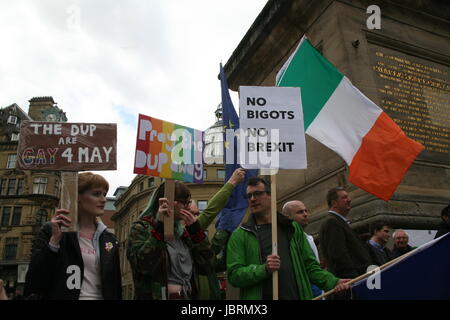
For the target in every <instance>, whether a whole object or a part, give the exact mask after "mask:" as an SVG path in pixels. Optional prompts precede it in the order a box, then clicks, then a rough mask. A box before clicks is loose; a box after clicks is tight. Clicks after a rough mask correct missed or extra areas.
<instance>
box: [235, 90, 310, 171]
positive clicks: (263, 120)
mask: <svg viewBox="0 0 450 320" xmlns="http://www.w3.org/2000/svg"><path fill="white" fill-rule="evenodd" d="M239 91H240V96H239V109H240V114H239V121H240V129H241V130H240V131H239V143H238V152H239V157H240V163H241V164H242V166H243V167H244V168H246V169H305V168H306V143H305V130H304V126H303V109H302V102H301V96H300V88H290V87H247V86H241V87H239Z"/></svg>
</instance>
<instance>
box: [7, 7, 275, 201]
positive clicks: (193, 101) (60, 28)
mask: <svg viewBox="0 0 450 320" xmlns="http://www.w3.org/2000/svg"><path fill="white" fill-rule="evenodd" d="M266 2H267V0H245V1H242V0H241V1H240V0H227V1H218V0H209V1H208V0H194V1H184V0H127V1H106V0H95V1H93V0H38V1H30V0H16V1H3V0H2V1H0V41H1V50H0V106H1V107H6V106H8V105H10V104H12V103H17V104H18V105H19V106H20V107H21V108H22V109H23V110H24V111H28V105H29V102H28V100H29V99H31V98H32V97H36V96H53V98H54V100H55V101H56V102H57V103H58V106H59V107H60V108H61V109H63V110H64V111H65V112H66V115H67V117H68V121H69V122H93V123H95V122H98V123H117V125H118V141H117V148H118V164H117V166H118V170H117V171H102V172H99V173H100V174H102V175H104V176H105V177H106V178H107V179H108V181H109V182H110V190H109V195H112V194H113V193H114V191H115V189H116V188H117V187H118V186H120V185H124V186H128V185H129V184H130V183H131V181H132V179H133V178H134V176H135V175H134V174H133V161H134V150H135V144H136V130H137V117H138V114H139V113H142V114H145V115H148V116H152V117H155V118H160V119H163V120H167V121H171V122H174V123H178V124H182V125H185V126H188V127H192V128H196V129H200V130H205V129H206V128H207V127H209V126H210V125H212V124H213V123H214V121H215V118H214V110H215V108H216V107H217V105H218V104H219V103H220V100H221V97H220V83H219V80H218V79H217V75H218V73H219V63H220V62H221V61H222V63H223V64H225V63H226V62H227V60H228V58H229V57H230V56H231V54H232V52H233V50H234V49H235V48H236V47H237V46H238V44H239V42H240V40H241V39H242V38H243V36H244V35H245V33H246V32H247V30H248V29H249V28H250V26H251V24H252V23H253V21H254V20H255V18H256V17H257V15H258V14H259V13H260V12H261V10H262V8H263V7H264V5H265V4H266ZM232 98H233V101H234V103H235V108H236V109H237V110H238V109H239V106H238V104H237V94H232Z"/></svg>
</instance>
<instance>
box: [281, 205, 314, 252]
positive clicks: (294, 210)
mask: <svg viewBox="0 0 450 320" xmlns="http://www.w3.org/2000/svg"><path fill="white" fill-rule="evenodd" d="M282 213H283V214H284V215H285V216H286V217H288V218H289V219H291V220H294V221H295V222H297V223H298V224H299V225H301V226H302V228H303V229H305V228H306V226H307V225H308V208H306V206H305V204H304V203H303V202H301V201H299V200H293V201H288V202H286V203H285V204H284V206H283V209H282ZM305 236H306V238H307V239H308V242H309V244H310V246H311V249H312V251H313V253H314V255H315V256H316V259H317V261H319V253H318V251H317V247H316V244H315V243H314V238H313V237H312V236H310V235H309V234H307V233H306V232H305Z"/></svg>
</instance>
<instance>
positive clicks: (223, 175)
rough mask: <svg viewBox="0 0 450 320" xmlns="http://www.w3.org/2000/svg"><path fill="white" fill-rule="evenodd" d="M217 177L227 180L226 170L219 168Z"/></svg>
mask: <svg viewBox="0 0 450 320" xmlns="http://www.w3.org/2000/svg"><path fill="white" fill-rule="evenodd" d="M217 179H219V180H225V170H223V169H217Z"/></svg>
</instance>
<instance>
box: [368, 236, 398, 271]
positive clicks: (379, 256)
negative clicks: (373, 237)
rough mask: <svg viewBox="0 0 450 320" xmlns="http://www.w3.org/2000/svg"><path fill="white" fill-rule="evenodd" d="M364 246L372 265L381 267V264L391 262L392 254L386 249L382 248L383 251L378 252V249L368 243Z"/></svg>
mask: <svg viewBox="0 0 450 320" xmlns="http://www.w3.org/2000/svg"><path fill="white" fill-rule="evenodd" d="M366 244H367V248H368V250H369V254H370V257H371V258H372V264H375V265H377V266H382V265H383V264H385V263H388V262H389V261H391V260H392V258H393V254H392V252H391V250H389V249H388V248H386V247H384V248H383V251H380V250H379V249H377V248H375V247H374V246H372V245H371V244H370V242H369V241H367V242H366Z"/></svg>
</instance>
